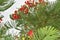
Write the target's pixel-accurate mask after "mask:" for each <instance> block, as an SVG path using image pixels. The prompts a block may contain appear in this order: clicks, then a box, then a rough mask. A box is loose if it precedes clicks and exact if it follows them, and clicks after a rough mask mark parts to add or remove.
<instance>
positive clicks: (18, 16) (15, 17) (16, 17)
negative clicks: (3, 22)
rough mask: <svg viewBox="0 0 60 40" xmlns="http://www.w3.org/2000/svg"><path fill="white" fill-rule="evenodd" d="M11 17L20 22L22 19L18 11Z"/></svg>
mask: <svg viewBox="0 0 60 40" xmlns="http://www.w3.org/2000/svg"><path fill="white" fill-rule="evenodd" d="M11 16H12V19H13V20H18V19H19V18H20V15H18V14H17V11H15V12H14V14H12V15H11Z"/></svg>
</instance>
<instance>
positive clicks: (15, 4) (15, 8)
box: [0, 0, 56, 23]
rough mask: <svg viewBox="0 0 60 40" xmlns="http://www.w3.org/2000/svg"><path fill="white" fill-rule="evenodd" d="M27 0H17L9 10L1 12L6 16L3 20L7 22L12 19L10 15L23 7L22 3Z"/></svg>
mask: <svg viewBox="0 0 60 40" xmlns="http://www.w3.org/2000/svg"><path fill="white" fill-rule="evenodd" d="M25 1H26V0H15V3H14V4H13V5H12V6H11V7H10V8H8V9H7V10H5V11H4V12H0V13H1V14H2V15H4V18H3V21H2V22H4V23H5V22H6V21H10V20H11V19H10V17H9V15H10V14H12V13H13V12H14V11H15V10H17V9H18V8H20V7H21V5H23V4H24V2H25ZM54 1H56V0H48V2H50V3H51V2H54Z"/></svg>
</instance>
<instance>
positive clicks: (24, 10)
mask: <svg viewBox="0 0 60 40" xmlns="http://www.w3.org/2000/svg"><path fill="white" fill-rule="evenodd" d="M20 11H22V12H24V13H25V14H27V13H28V11H29V10H28V8H27V7H26V6H25V5H23V6H22V7H21V8H20Z"/></svg>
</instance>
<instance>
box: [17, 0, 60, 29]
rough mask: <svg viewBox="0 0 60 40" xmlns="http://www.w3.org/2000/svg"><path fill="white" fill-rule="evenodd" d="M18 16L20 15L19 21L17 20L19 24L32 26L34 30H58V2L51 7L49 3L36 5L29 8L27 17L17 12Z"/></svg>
mask: <svg viewBox="0 0 60 40" xmlns="http://www.w3.org/2000/svg"><path fill="white" fill-rule="evenodd" d="M37 8H38V9H37ZM19 14H20V15H21V19H20V20H18V22H20V23H19V24H26V25H33V26H34V27H36V28H38V27H43V26H54V27H55V28H57V29H59V30H60V27H59V26H60V0H57V2H56V3H54V4H51V5H50V4H49V3H47V4H46V5H43V4H38V5H37V6H35V7H32V8H29V13H28V14H27V15H26V14H24V13H23V12H20V10H19Z"/></svg>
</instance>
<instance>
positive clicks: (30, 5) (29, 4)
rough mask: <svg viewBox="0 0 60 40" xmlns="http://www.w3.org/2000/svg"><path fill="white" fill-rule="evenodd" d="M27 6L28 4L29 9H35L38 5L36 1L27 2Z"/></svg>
mask: <svg viewBox="0 0 60 40" xmlns="http://www.w3.org/2000/svg"><path fill="white" fill-rule="evenodd" d="M25 4H27V5H28V7H34V6H35V5H37V3H36V2H34V0H27V1H25Z"/></svg>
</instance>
